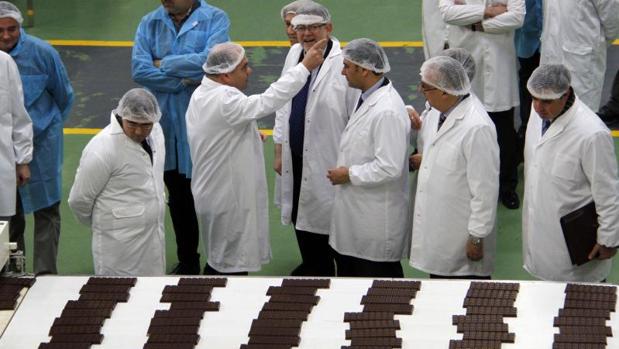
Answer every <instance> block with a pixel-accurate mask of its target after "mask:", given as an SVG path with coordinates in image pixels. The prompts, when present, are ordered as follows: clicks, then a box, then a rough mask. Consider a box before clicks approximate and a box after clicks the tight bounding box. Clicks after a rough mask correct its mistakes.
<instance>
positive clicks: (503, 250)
mask: <svg viewBox="0 0 619 349" xmlns="http://www.w3.org/2000/svg"><path fill="white" fill-rule="evenodd" d="M13 2H14V3H16V4H17V5H18V6H20V8H22V9H25V6H26V0H15V1H13ZM208 2H209V3H210V4H212V5H214V6H217V7H220V8H222V9H223V10H225V11H226V12H227V13H228V15H229V17H230V20H231V24H232V26H231V33H230V36H231V38H232V40H234V41H241V42H248V41H251V42H253V43H250V44H249V45H253V46H258V51H256V52H258V53H260V52H261V51H259V49H260V45H261V44H260V42H262V43H264V45H266V46H270V45H276V46H277V45H280V46H281V45H282V43H281V42H282V41H283V40H286V37H285V36H284V32H283V26H282V24H281V20H280V18H279V10H280V9H281V7H282V6H283V5H284V4H285V3H287V2H288V1H287V0H283V1H282V0H279V1H277V0H212V1H208ZM33 3H34V26H33V27H30V28H27V31H28V33H30V34H33V35H36V36H39V37H41V38H43V39H46V40H52V42H54V40H77V42H76V43H74V44H68V45H69V46H64V45H67V43H60V44H57V45H59V46H57V48H58V49H59V51H60V52H61V54H62V55H63V59H64V60H65V62H67V61H69V60H70V59H69V58H71V59H72V60H73V61H74V62H75V63H74V64H73V63H71V64H69V63H67V70H68V71H69V73H70V75H71V77H72V79H74V87H75V89H76V105H75V106H74V108H73V112H72V115H71V118H70V120H72V122H71V123H68V124H67V127H100V125H101V124H106V121H105V120H106V119H107V118H108V117H109V109H107V110H108V112H107V114H105V113H99V111H98V110H97V112H96V113H93V112H92V107H91V106H90V105H89V99H90V100H92V99H93V98H94V97H96V95H97V93H96V92H97V89H98V88H97V81H104V82H105V83H101V87H100V88H99V89H101V90H103V89H104V88H107V89H108V90H111V91H115V95H114V96H109V97H107V95H106V98H107V100H105V101H103V102H100V103H104V106H105V107H106V108H107V106H109V108H110V109H111V108H113V107H114V105H115V103H116V101H117V100H118V97H120V95H122V93H123V92H124V91H125V90H126V88H128V87H129V85H130V78H128V77H127V76H116V77H112V78H118V79H119V80H123V79H124V81H128V82H125V83H124V84H121V86H116V85H113V86H111V87H110V86H108V85H107V84H108V81H107V80H105V78H108V79H109V77H108V76H106V74H108V72H110V70H109V69H108V67H109V66H111V65H123V66H126V67H124V68H123V69H125V71H128V65H129V62H128V55H129V52H128V50H129V48H127V46H130V44H131V43H130V41H131V40H133V35H134V33H135V29H136V27H137V24H138V23H139V21H140V18H141V17H142V16H143V15H144V14H146V13H147V12H149V11H151V10H152V9H154V8H155V7H156V6H157V5H158V4H159V3H160V2H159V1H158V0H131V1H127V0H88V1H84V0H33ZM322 3H324V4H325V5H326V6H327V7H328V8H329V9H330V10H331V12H332V15H333V21H334V35H335V36H336V37H337V38H339V39H340V40H343V41H348V40H351V39H354V38H357V37H370V38H373V39H375V40H377V41H382V42H392V43H395V44H394V45H395V46H398V45H399V46H408V45H410V46H413V47H414V48H413V47H411V48H410V51H405V53H406V54H408V56H406V55H401V56H397V54H400V53H401V51H397V50H395V51H388V53H389V54H390V55H392V54H394V55H396V56H395V57H394V56H390V58H395V59H394V61H395V60H397V62H395V64H392V65H393V66H398V65H399V66H400V69H401V66H404V67H406V68H407V70H404V71H405V72H406V73H407V74H409V75H410V76H414V77H415V78H416V79H418V78H417V75H418V73H416V72H418V67H419V65H420V63H421V60H422V58H420V57H423V56H422V55H421V54H420V52H419V50H420V48H419V47H418V46H419V41H421V40H422V37H421V25H420V20H421V0H388V1H375V0H325V1H322ZM92 41H97V42H96V43H93V42H92ZM110 41H111V42H110ZM273 42H275V43H273ZM397 42H403V43H397ZM71 45H75V47H74V46H71ZM84 45H85V46H84ZM77 46H80V48H79V49H78V48H77ZM106 46H110V47H109V48H108V47H106ZM111 46H122V47H124V48H123V49H118V48H116V49H113V48H111ZM84 47H85V48H84ZM82 49H84V50H86V51H87V52H84V51H81V50H82ZM114 50H115V51H114ZM112 51H113V52H114V53H113V54H110V53H109V52H112ZM250 53H251V52H250ZM250 53H248V55H250ZM256 58H257V55H256V54H254V55H252V56H250V60H251V61H252V62H253V61H254V60H255V59H256ZM617 58H619V47H618V46H617V45H614V46H613V47H611V49H610V50H609V68H608V70H609V72H611V73H612V74H610V73H609V74H607V77H606V80H607V83H606V86H608V81H609V80H610V79H612V76H614V72H615V71H616V69H617V67H618V66H619V63H618V62H617V61H618V60H619V59H617ZM97 59H98V61H97ZM412 60H415V61H414V62H413V61H412ZM276 63H277V62H276ZM80 64H81V65H80ZM88 64H90V65H88ZM409 65H411V66H410V67H409ZM280 69H281V68H280V66H279V65H277V66H274V67H271V71H270V72H268V74H271V75H268V76H267V73H265V75H264V76H258V77H257V78H256V79H255V80H262V81H263V82H265V83H266V84H268V82H269V81H272V80H273V79H274V78H275V77H276V75H275V76H272V74H274V73H273V71H274V72H278V71H279V70H280ZM399 71H402V70H399ZM409 71H410V72H409ZM87 74H89V75H91V76H90V77H89V78H88V79H86V78H84V75H87ZM93 74H94V77H93V76H92V75H93ZM97 74H99V75H97ZM255 75H258V73H256V74H255ZM611 75H612V76H611ZM98 77H100V79H99V80H98ZM396 78H397V79H396V80H398V79H399V78H400V77H399V76H398V77H396ZM409 79H411V80H412V79H413V78H409ZM414 83H415V81H410V83H408V82H407V84H404V86H410V91H413V92H411V96H412V97H409V96H406V93H405V91H402V90H401V91H400V92H401V93H402V94H403V97H404V98H405V99H407V98H408V100H409V101H411V102H415V101H414V100H411V99H414V98H416V97H415V96H414V91H415V90H416V86H415V85H414ZM104 85H105V86H104ZM86 88H89V89H90V90H94V92H93V91H90V90H89V94H85V93H84V92H83V91H84V90H85V89H86ZM260 88H262V87H261V86H258V87H255V89H254V91H250V92H251V93H255V91H259V90H260ZM106 91H107V90H106ZM106 93H107V94H108V95H109V94H110V92H106ZM607 96H608V88H607V89H605V92H604V94H603V100H606V99H607ZM89 108H90V109H89ZM92 115H94V118H96V119H97V120H90V118H91V117H93V116H92ZM84 120H86V121H84ZM91 137H92V136H90V135H74V134H67V135H65V150H64V151H65V163H64V178H63V192H64V197H63V199H62V205H61V210H62V233H61V239H60V249H59V256H58V263H59V271H60V274H63V275H67V274H70V275H73V274H91V273H92V272H93V266H92V256H91V252H90V250H91V249H90V243H91V238H90V230H89V229H88V227H85V226H82V225H80V224H79V223H77V221H76V220H75V219H74V217H73V216H72V214H71V212H70V211H69V209H68V206H67V204H66V199H67V198H66V197H67V195H68V193H69V190H70V188H71V184H72V181H73V178H74V176H75V170H76V168H77V165H78V162H79V157H80V155H81V151H82V149H83V148H84V146H85V145H86V143H87V142H88V140H89V139H90V138H91ZM616 146H617V142H616ZM272 153H273V143H272V141H271V139H270V138H269V140H267V142H266V143H265V154H266V156H267V159H266V171H267V174H268V180H269V186H270V187H269V192H270V193H272V192H273V190H272V188H273V187H272V181H273V173H274V172H273V170H272V169H271V159H272ZM518 189H519V192H520V193H522V181H521V183H520V186H519V188H518ZM270 202H272V200H271V201H270ZM270 215H271V219H270V222H271V246H272V249H273V259H272V261H271V263H270V264H268V265H265V266H264V267H263V269H262V271H260V272H259V273H255V275H287V274H288V273H289V272H290V271H291V270H292V269H293V268H294V267H295V266H296V265H297V264H298V262H299V260H300V255H299V253H298V248H297V246H296V240H295V237H294V234H293V232H292V230H291V228H290V227H288V226H282V225H281V224H280V220H279V210H278V209H277V208H275V207H273V206H271V208H270ZM520 219H521V211H520V210H512V211H510V210H507V209H505V208H504V207H502V206H501V205H499V210H498V218H497V230H498V245H497V258H496V272H495V273H494V275H493V277H494V278H496V279H516V280H525V279H530V276H529V275H528V274H527V273H526V272H525V271H524V270H523V269H522V248H521V229H520ZM32 226H33V224H32V218H31V217H28V220H27V232H26V239H27V240H26V243H27V246H28V251H27V257H28V261H27V265H28V270H30V271H31V267H32V253H31V252H32V250H31V248H32ZM166 237H167V239H166V240H167V260H168V270H171V268H172V267H173V266H174V264H175V263H176V256H175V250H176V246H175V243H174V234H173V230H172V225H171V223H170V220H169V217H167V219H166ZM437 253H440V251H437ZM616 260H617V259H615V264H617V263H618V262H616ZM202 262H203V263H204V262H205V258H204V256H202ZM402 264H403V265H404V267H405V273H406V276H408V277H425V274H423V273H421V272H419V271H416V270H414V269H412V268H410V267H409V266H408V262H407V261H403V263H402ZM609 281H610V282H614V283H617V282H619V265H615V268H614V271H613V273H612V274H611V276H610V277H609Z"/></svg>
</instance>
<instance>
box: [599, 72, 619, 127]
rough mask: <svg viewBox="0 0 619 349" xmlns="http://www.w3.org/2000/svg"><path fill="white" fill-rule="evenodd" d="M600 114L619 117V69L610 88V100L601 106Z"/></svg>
mask: <svg viewBox="0 0 619 349" xmlns="http://www.w3.org/2000/svg"><path fill="white" fill-rule="evenodd" d="M599 113H600V114H603V116H606V117H613V116H614V117H619V70H617V73H616V74H615V79H614V80H613V86H612V87H611V90H610V100H608V102H607V103H606V104H605V105H604V106H603V107H601V108H600V112H599Z"/></svg>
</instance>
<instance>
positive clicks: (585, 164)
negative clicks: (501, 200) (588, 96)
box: [522, 64, 619, 282]
mask: <svg viewBox="0 0 619 349" xmlns="http://www.w3.org/2000/svg"><path fill="white" fill-rule="evenodd" d="M570 75H571V74H570V72H569V71H568V69H567V67H566V66H564V65H544V64H542V65H540V66H539V68H537V69H536V70H535V71H534V72H533V74H532V75H531V78H530V79H529V81H528V83H527V88H528V89H529V92H530V93H531V95H532V96H533V109H534V111H532V112H531V117H530V118H529V125H528V127H527V134H526V143H525V154H524V155H525V163H524V164H525V183H526V186H525V190H524V210H523V214H522V229H523V232H522V233H523V234H522V235H523V236H522V242H523V255H524V268H525V269H526V270H527V271H528V272H529V273H530V274H531V275H533V276H535V277H537V278H540V279H544V280H554V281H586V282H598V281H602V280H604V279H606V277H607V276H608V274H609V273H610V268H611V260H610V258H611V257H613V256H614V255H615V253H616V251H617V246H618V245H619V180H618V178H617V160H616V159H617V158H616V156H615V146H614V142H613V139H612V137H611V135H610V131H609V130H608V128H607V127H606V126H605V125H604V123H603V122H602V121H601V120H600V119H599V118H598V117H597V116H596V115H595V113H594V112H593V111H592V110H591V109H590V108H589V107H587V106H586V105H585V103H584V102H583V101H581V100H580V98H579V97H578V95H576V94H575V92H574V89H573V88H572V87H571V78H570ZM591 202H594V203H595V209H596V211H597V222H598V224H599V227H598V229H597V244H595V246H594V247H593V248H592V250H591V251H590V253H589V256H588V257H589V259H590V260H591V261H590V262H588V263H585V264H582V265H572V261H571V259H570V255H569V253H568V250H567V247H566V242H565V238H564V236H563V233H562V227H561V224H560V219H561V217H563V216H565V215H567V214H569V213H571V212H573V211H576V210H578V209H580V208H582V207H584V206H586V205H588V204H589V203H591Z"/></svg>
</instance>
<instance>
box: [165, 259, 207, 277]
mask: <svg viewBox="0 0 619 349" xmlns="http://www.w3.org/2000/svg"><path fill="white" fill-rule="evenodd" d="M170 274H173V275H200V264H195V265H193V264H186V263H180V262H179V263H178V264H177V265H176V266H175V267H174V269H172V272H171V273H170Z"/></svg>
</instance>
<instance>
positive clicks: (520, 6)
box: [439, 0, 525, 112]
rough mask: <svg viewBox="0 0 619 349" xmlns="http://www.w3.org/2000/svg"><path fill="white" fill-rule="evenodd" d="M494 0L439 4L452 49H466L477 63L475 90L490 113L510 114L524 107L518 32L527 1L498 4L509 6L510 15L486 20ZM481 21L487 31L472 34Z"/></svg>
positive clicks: (442, 1)
mask: <svg viewBox="0 0 619 349" xmlns="http://www.w3.org/2000/svg"><path fill="white" fill-rule="evenodd" d="M492 2H493V1H492V0H467V1H466V5H456V4H455V1H454V0H439V9H440V11H441V14H442V16H443V20H444V21H445V23H447V24H448V27H447V28H448V29H447V30H448V42H449V47H452V48H455V47H460V48H463V49H466V50H467V51H468V52H469V53H471V55H472V56H473V58H474V59H475V64H476V67H477V69H476V71H475V78H473V81H472V82H471V89H472V91H473V92H474V93H475V94H476V95H477V97H478V98H479V100H481V101H482V103H483V104H484V107H485V108H486V111H488V112H499V111H505V110H509V109H511V108H513V107H516V106H518V105H519V104H520V97H519V94H518V72H517V70H516V69H517V64H518V63H517V59H516V49H515V46H514V31H515V30H516V29H518V28H520V27H521V26H522V23H523V21H524V15H525V4H524V0H504V1H495V2H502V3H507V8H508V11H507V12H506V13H504V14H501V15H499V16H496V17H494V18H489V19H483V17H484V9H485V8H486V6H488V5H490V4H491V3H492ZM479 21H481V23H482V25H483V28H484V31H483V32H479V31H472V30H471V25H472V24H473V23H476V22H479Z"/></svg>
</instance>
